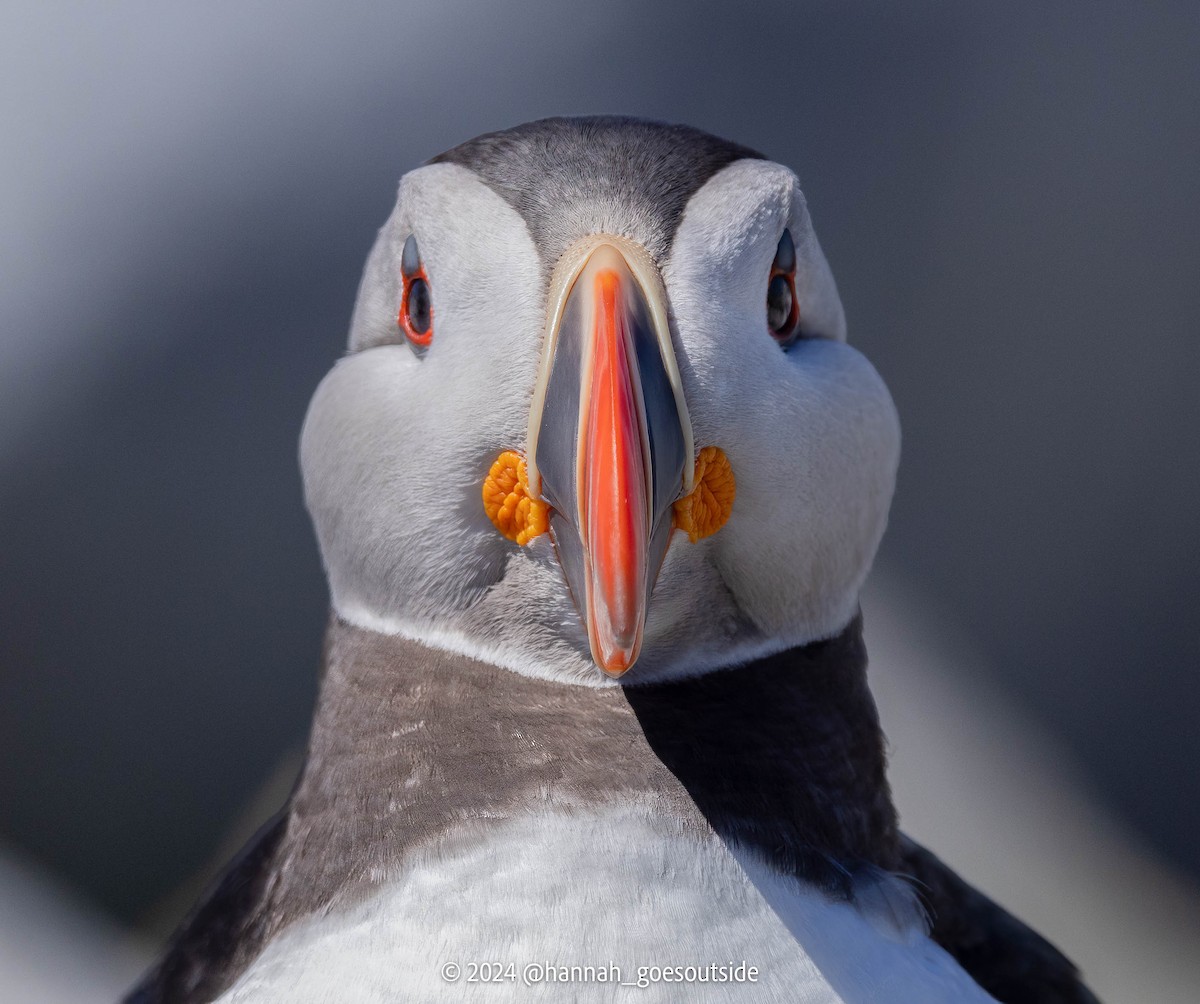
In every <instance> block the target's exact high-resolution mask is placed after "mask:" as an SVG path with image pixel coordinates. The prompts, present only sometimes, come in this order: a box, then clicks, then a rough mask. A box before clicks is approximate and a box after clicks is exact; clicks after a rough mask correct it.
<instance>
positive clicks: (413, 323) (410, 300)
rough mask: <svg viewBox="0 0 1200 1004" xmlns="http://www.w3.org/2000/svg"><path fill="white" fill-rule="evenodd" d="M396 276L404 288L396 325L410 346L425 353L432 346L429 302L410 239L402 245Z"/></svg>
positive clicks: (426, 283)
mask: <svg viewBox="0 0 1200 1004" xmlns="http://www.w3.org/2000/svg"><path fill="white" fill-rule="evenodd" d="M400 272H401V275H402V276H403V279H404V288H403V290H402V292H401V294H400V316H399V317H398V318H397V321H396V323H397V324H399V326H400V327H401V329H403V331H404V335H405V337H406V338H407V339H408V340H409V342H411V343H412V345H413V346H415V347H416V348H418V349H427V348H429V346H430V345H431V344H433V300H432V298H431V294H430V285H429V276H428V275H427V274H426V273H425V265H424V264H423V263H422V261H421V254H420V251H419V250H418V248H417V239H416V237H413V236H411V235H410V236H409V238H408V240H406V241H405V242H404V253H403V254H402V255H401V258H400Z"/></svg>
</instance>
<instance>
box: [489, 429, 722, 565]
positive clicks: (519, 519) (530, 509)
mask: <svg viewBox="0 0 1200 1004" xmlns="http://www.w3.org/2000/svg"><path fill="white" fill-rule="evenodd" d="M693 483H694V485H695V487H694V488H693V489H692V490H691V491H690V492H689V493H688V494H687V495H684V496H683V497H682V498H681V499H678V500H677V501H676V502H675V512H674V517H673V518H674V525H675V528H676V529H677V530H682V531H683V532H684V533H686V534H687V535H688V540H690V541H691V542H692V543H693V544H694V543H696V541H698V540H703V539H704V538H705V537H711V536H712V535H713V534H714V533H716V532H717V531H718V530H720V529H721V527H723V526H724V525H725V523H726V522H727V521H728V520H729V516H730V513H732V512H733V500H734V498H735V497H736V496H737V479H736V478H735V477H734V475H733V467H732V466H730V463H729V458H728V457H726V456H725V451H724V450H722V449H721V448H720V447H719V446H706V447H704V449H702V450H701V451H700V455H699V456H698V457H697V458H696V474H695V478H694V482H693ZM483 509H484V512H486V513H487V516H488V519H490V520H491V521H492V524H493V525H494V526H495V527H496V529H497V530H499V531H500V532H501V533H502V534H503V535H504V536H505V537H506V538H507V539H509V540H511V541H515V542H516V543H517V544H520V545H521V546H522V547H523V546H524V545H526V544H528V543H529V542H530V541H531V540H533V539H534V538H535V537H539V536H541V535H542V534H543V533H545V532H546V530H547V528H548V527H549V525H550V524H549V516H550V507H549V506H548V505H546V503H545V502H543V501H542V500H541V499H539V498H536V497H534V495H533V494H532V493H531V492H530V490H529V474H528V471H527V470H526V467H525V461H524V459H523V458H522V457H521V455H520V454H518V453H516V452H514V451H513V450H505V451H504V452H503V453H501V454H500V456H498V457H497V458H496V462H495V463H494V464H492V467H491V469H490V470H489V471H488V473H487V477H486V478H484V479H483Z"/></svg>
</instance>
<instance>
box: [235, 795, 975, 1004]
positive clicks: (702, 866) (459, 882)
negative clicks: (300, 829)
mask: <svg viewBox="0 0 1200 1004" xmlns="http://www.w3.org/2000/svg"><path fill="white" fill-rule="evenodd" d="M742 961H745V962H746V963H748V964H749V965H751V966H754V967H756V968H757V970H758V980H757V982H755V983H752V984H751V983H743V984H734V983H724V984H714V983H707V984H694V985H691V986H686V987H683V986H680V985H679V984H677V983H658V984H653V985H650V986H646V987H644V988H639V987H636V986H631V987H622V986H614V985H613V984H611V983H607V982H591V983H575V984H572V985H569V986H564V985H562V984H556V983H549V982H544V983H541V984H538V985H536V986H533V987H530V986H526V985H525V984H524V983H523V982H522V980H521V973H522V972H523V967H524V966H525V965H526V964H528V963H539V964H545V963H549V964H551V965H555V966H587V965H592V966H596V967H606V966H609V965H610V963H615V964H616V966H618V967H619V968H620V970H621V974H622V978H623V980H625V981H629V982H633V981H635V980H636V978H637V970H638V967H639V966H688V965H695V966H708V965H709V964H711V963H718V964H726V963H728V962H733V963H734V964H738V963H740V962H742ZM451 962H452V963H457V964H458V965H459V966H460V967H461V970H460V971H461V973H462V975H460V978H459V980H458V981H457V982H454V983H447V982H446V981H445V980H444V979H443V978H442V976H441V969H442V967H443V966H444V965H445V964H446V963H451ZM470 963H503V964H505V965H507V964H508V963H513V964H514V965H515V970H514V971H515V973H516V979H515V981H513V982H509V981H508V980H507V979H505V980H502V981H500V982H498V983H488V984H470V983H467V982H466V975H467V974H468V973H469V964H470ZM991 999H992V998H990V997H989V996H988V995H987V994H985V993H984V992H983V991H982V990H981V989H979V987H978V986H977V985H976V984H975V983H974V982H973V981H972V980H971V979H970V977H968V976H967V975H966V973H965V972H964V971H963V970H962V969H961V968H959V966H958V964H957V963H956V962H954V960H953V959H951V958H950V956H949V955H947V954H946V953H945V952H944V951H943V950H942V949H941V948H939V947H938V946H937V945H935V944H934V943H933V942H932V941H930V940H929V939H928V938H927V937H925V935H924V934H923V933H921V932H920V931H917V930H909V931H906V932H899V933H897V932H890V933H889V932H885V931H881V930H880V927H879V925H878V924H873V923H871V922H870V921H868V920H867V919H866V918H865V917H863V915H862V914H861V913H860V912H859V911H858V910H857V909H856V908H854V907H852V906H849V905H847V904H844V903H833V902H830V901H829V900H827V899H826V898H824V897H823V896H822V895H821V894H819V893H817V892H816V891H814V890H813V889H811V888H808V887H804V886H802V885H800V884H799V883H797V882H795V881H794V880H791V879H784V878H781V877H780V876H778V875H775V874H772V873H771V872H770V870H769V869H768V868H766V867H765V866H764V865H762V864H760V863H756V862H755V861H754V860H753V859H751V858H749V857H747V856H745V855H740V854H739V855H738V856H736V857H735V856H734V855H733V854H731V853H730V852H729V851H728V850H727V849H726V848H725V846H724V845H723V844H721V843H720V841H719V840H717V839H716V838H715V837H712V836H710V835H703V836H702V835H700V834H697V833H695V832H690V831H685V830H684V828H683V827H682V826H681V825H680V824H679V823H678V821H677V820H675V819H672V818H670V817H665V816H664V815H663V814H662V813H661V811H658V812H656V811H653V810H652V809H651V808H650V807H647V806H623V807H620V808H617V807H611V808H608V809H606V810H604V811H603V812H602V813H596V812H582V811H558V812H553V813H551V812H547V813H543V814H540V815H529V816H525V817H522V818H520V819H518V820H514V821H511V822H506V823H503V824H498V825H485V824H481V823H478V822H476V823H473V824H472V825H471V828H470V830H469V832H463V833H460V834H457V835H455V837H454V838H452V839H451V840H447V841H443V842H442V844H441V845H440V846H439V847H438V848H436V849H428V850H426V851H424V852H422V853H421V854H420V855H418V856H417V857H416V858H415V859H413V860H411V861H410V864H409V867H408V868H407V869H406V870H405V872H404V874H403V875H399V876H395V877H394V878H393V879H392V880H390V881H388V882H385V883H384V884H383V885H381V887H380V888H379V890H378V891H377V892H375V893H373V894H372V895H370V896H369V897H368V898H367V899H366V900H364V901H362V902H360V903H358V904H357V905H354V906H352V907H350V908H348V909H345V910H343V911H340V912H333V913H330V914H328V915H324V916H317V917H313V918H310V919H307V920H304V921H301V922H299V923H297V924H295V925H294V926H292V927H291V928H289V929H287V930H285V931H284V932H283V933H282V934H281V935H280V936H279V937H278V938H276V940H275V941H274V942H272V943H271V944H270V945H269V946H268V947H267V949H266V950H265V951H264V952H263V954H262V955H261V956H260V957H259V958H258V960H257V961H256V962H255V963H254V964H253V965H252V966H251V968H250V969H249V970H248V971H247V972H246V973H245V974H244V975H243V976H242V978H241V979H240V980H239V981H238V982H237V983H236V984H235V985H234V987H233V988H231V990H230V991H229V992H228V993H227V994H226V995H225V996H224V997H222V998H221V1001H222V1002H225V1004H235V1002H236V1004H242V1002H250V1001H254V1002H270V1001H281V1002H282V1001H288V1002H311V1004H317V1002H335V1001H336V1002H347V1004H353V1002H368V1001H433V1000H453V1001H475V1000H478V1001H488V1002H500V1001H525V1000H574V1001H580V1002H591V1001H597V1002H598V1001H626V1000H628V1001H631V1002H633V1001H636V1002H638V1004H652V1002H676V1001H680V1000H688V1001H714V1002H715V1001H731V1002H732V1001H743V1002H744V1001H756V1002H759V1001H761V1002H775V1001H779V1002H783V1001H787V1002H791V1004H841V1002H845V1004H859V1002H887V1004H905V1002H912V1004H939V1002H945V1004H950V1002H955V1004H963V1002H966V1004H970V1002H973V1001H980V1002H982V1001H990V1000H991Z"/></svg>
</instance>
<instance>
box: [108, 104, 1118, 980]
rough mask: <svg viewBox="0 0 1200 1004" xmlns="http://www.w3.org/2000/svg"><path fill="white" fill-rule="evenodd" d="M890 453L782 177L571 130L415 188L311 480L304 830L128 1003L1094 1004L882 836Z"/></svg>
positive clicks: (267, 831)
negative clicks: (879, 661)
mask: <svg viewBox="0 0 1200 1004" xmlns="http://www.w3.org/2000/svg"><path fill="white" fill-rule="evenodd" d="M899 451H900V432H899V421H898V418H897V413H896V409H895V407H894V405H893V402H892V400H891V397H890V395H889V393H888V390H887V388H886V386H885V384H884V382H883V380H882V379H881V378H880V376H879V374H878V373H877V372H876V371H875V369H874V368H873V367H872V365H871V364H870V363H869V362H868V361H867V359H866V358H865V357H864V356H863V355H861V354H860V353H859V352H857V351H856V350H855V349H853V348H851V347H850V346H849V345H848V344H847V341H846V322H845V316H844V313H843V308H842V304H841V300H840V298H839V295H838V291H837V287H836V285H835V282H834V278H833V275H832V273H831V271H830V268H829V265H828V263H827V261H826V259H825V256H824V255H823V253H822V251H821V247H820V244H819V243H818V241H817V237H816V234H815V232H814V229H813V224H812V219H811V216H810V213H809V209H808V206H807V203H806V201H805V197H804V195H803V193H802V191H801V189H800V185H799V182H798V180H797V177H796V175H795V174H794V173H793V172H792V171H791V170H790V169H789V168H787V167H785V166H783V165H781V164H778V163H774V162H772V161H771V160H769V159H767V158H766V157H765V156H763V155H762V154H759V153H757V152H755V151H754V150H751V149H748V148H746V147H744V146H741V145H738V144H736V143H733V142H729V141H726V140H723V139H720V138H717V137H715V136H712V135H709V134H707V133H705V132H702V131H699V130H697V129H694V128H690V127H686V126H680V125H666V124H661V123H656V122H649V121H643V120H639V119H632V118H627V117H587V118H554V119H545V120H541V121H537V122H532V123H529V124H525V125H521V126H518V127H516V128H511V129H508V130H506V131H502V132H495V133H489V134H487V135H483V136H480V137H478V138H476V139H473V140H470V141H468V142H465V143H463V144H461V145H459V146H457V147H455V148H454V149H452V150H450V151H448V152H446V153H443V154H441V155H440V156H437V157H434V158H433V159H432V160H431V161H429V162H428V163H426V164H424V165H423V166H420V167H418V168H416V169H414V170H412V171H410V172H409V173H407V174H405V175H404V176H403V177H402V178H401V180H400V184H399V194H398V198H397V200H396V203H395V207H394V209H393V210H392V212H391V215H390V216H389V217H388V219H387V221H386V223H385V224H384V225H383V227H382V228H381V229H380V230H379V233H378V236H377V239H376V241H375V243H374V246H373V249H372V250H371V252H370V254H369V257H368V259H367V262H366V267H365V270H364V273H363V277H362V281H361V284H360V287H359V291H358V296H357V301H356V304H355V306H354V310H353V314H352V319H351V323H350V332H349V339H348V347H347V351H346V354H345V355H344V356H343V357H342V358H341V359H339V360H338V361H337V362H336V364H335V365H334V366H333V368H332V370H331V371H330V372H329V374H328V375H327V376H326V377H325V378H324V380H323V381H322V382H321V384H320V386H319V387H318V388H317V390H316V393H315V395H314V397H313V399H312V403H311V405H310V407H309V410H308V413H307V416H306V418H305V421H304V426H303V430H302V433H301V442H300V461H301V468H302V473H303V482H304V492H305V499H306V503H307V506H308V510H309V512H310V514H311V517H312V521H313V524H314V527H315V530H316V536H317V540H318V543H319V547H320V552H321V556H322V560H323V564H324V568H325V570H326V574H327V578H328V583H329V591H330V597H331V613H330V619H329V623H328V628H327V634H326V641H325V646H324V654H323V659H322V666H321V671H320V688H319V696H318V699H317V704H316V708H315V712H314V720H313V724H312V730H311V735H310V739H309V743H308V747H307V755H306V759H305V762H304V766H303V769H302V771H301V773H300V777H299V779H298V781H297V782H296V785H295V788H294V790H293V791H292V794H291V796H290V797H289V799H288V801H287V803H286V805H285V806H284V807H283V809H282V810H281V811H280V812H279V813H278V814H277V815H276V816H275V817H274V818H273V819H272V820H270V821H269V822H268V823H266V824H265V825H264V826H263V827H262V829H261V830H260V831H259V832H258V834H257V835H256V836H255V837H254V838H253V839H252V840H251V841H250V843H249V844H248V845H247V846H246V848H245V849H244V850H243V851H242V852H241V853H240V854H239V855H238V856H237V857H236V858H235V859H234V860H233V861H232V862H231V863H230V864H229V866H228V868H227V869H226V871H225V872H224V874H223V875H222V876H221V877H220V878H219V879H218V880H217V881H216V882H215V883H214V884H213V885H212V886H211V888H210V889H209V890H208V891H207V893H206V894H205V895H204V896H203V897H202V899H201V900H200V902H199V904H198V905H197V906H196V907H195V908H194V909H193V910H192V912H191V913H190V915H189V916H188V917H187V918H186V919H185V920H184V921H183V923H182V924H181V926H180V927H179V929H178V931H177V932H176V933H175V935H174V936H173V938H172V939H171V941H170V942H169V944H168V945H167V947H166V949H165V951H164V952H163V954H162V956H161V957H160V959H159V960H158V962H157V963H156V964H155V965H154V966H153V968H152V969H151V970H150V971H149V972H148V973H147V974H146V975H145V976H144V977H143V979H142V981H141V982H140V984H139V985H138V986H137V987H136V988H135V989H134V990H132V991H131V992H130V994H129V996H128V997H127V1000H128V1001H129V1002H160V1001H161V1002H201V1001H221V1002H230V1004H233V1002H251V1001H289V1002H295V1001H312V1002H318V1001H339V1002H340V1001H347V1002H357V1001H362V1002H367V1001H432V1000H454V1001H460V1000H471V1001H474V1000H480V1001H483V1000H486V1001H509V1000H522V1001H523V1000H528V999H545V1000H572V1001H581V1002H590V1001H623V1000H636V1001H640V1002H649V1001H679V1000H689V1001H690V1000H697V1001H764V1002H775V1001H788V1002H801V1004H834V1002H844V1004H860V1002H864V1004H865V1002H889V1004H903V1002H914V1004H917V1002H920V1004H938V1002H952V1001H953V1002H976V1001H993V1000H995V1001H1001V1002H1008V1004H1024V1002H1093V1004H1094V1002H1095V1000H1096V998H1095V997H1094V996H1093V995H1092V994H1091V992H1090V991H1089V990H1088V989H1087V988H1086V987H1085V986H1084V984H1083V982H1082V981H1081V978H1080V975H1079V973H1078V972H1077V970H1076V969H1075V967H1074V966H1073V965H1072V963H1071V962H1070V961H1069V960H1067V959H1066V958H1065V957H1064V956H1063V955H1062V954H1061V953H1060V952H1059V951H1058V950H1057V949H1055V948H1054V947H1053V946H1052V945H1051V944H1050V943H1049V942H1048V941H1046V940H1045V939H1043V938H1042V937H1041V936H1039V935H1038V934H1036V933H1035V932H1034V931H1032V930H1031V929H1030V928H1029V927H1027V926H1026V925H1024V924H1023V923H1021V922H1020V921H1019V920H1017V919H1016V918H1015V917H1013V916H1012V915H1011V914H1009V913H1008V912H1006V911H1005V910H1004V909H1003V908H1001V907H1000V906H999V905H997V904H996V903H994V902H993V901H991V900H990V899H988V898H987V897H986V896H984V895H983V894H982V893H980V892H979V891H977V890H975V889H974V888H972V887H971V886H970V885H969V884H968V883H967V882H965V881H964V880H963V879H961V878H960V877H959V876H958V875H956V874H955V873H954V872H953V871H952V870H951V869H950V868H949V867H947V866H946V865H945V864H944V863H943V862H942V861H940V860H939V859H938V858H937V857H936V856H935V855H934V854H933V853H931V852H930V851H928V850H926V849H925V848H923V847H921V846H920V845H918V844H917V843H915V842H914V841H913V840H911V839H909V838H908V837H906V836H905V835H904V834H903V833H902V832H901V830H900V828H899V823H898V817H897V811H896V808H895V806H894V804H893V802H892V798H891V794H890V791H889V787H888V781H887V772H886V744H885V739H884V735H883V732H882V730H881V727H880V721H879V716H878V713H877V710H876V707H875V704H874V701H873V699H872V696H871V692H870V689H869V687H868V682H867V657H866V651H865V648H864V644H863V634H862V631H863V625H862V616H861V612H860V609H859V591H860V588H861V587H862V585H863V582H864V579H865V578H866V576H867V573H868V570H869V568H870V566H871V563H872V560H873V558H874V555H875V552H876V549H877V547H878V545H879V542H880V538H881V536H882V534H883V532H884V527H885V523H886V520H887V515H888V509H889V506H890V502H891V497H892V492H893V487H894V483H895V478H896V471H897V465H898V461H899Z"/></svg>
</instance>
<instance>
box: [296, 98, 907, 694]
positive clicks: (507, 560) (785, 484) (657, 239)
mask: <svg viewBox="0 0 1200 1004" xmlns="http://www.w3.org/2000/svg"><path fill="white" fill-rule="evenodd" d="M845 337H846V333H845V320H844V316H843V313H842V306H841V302H840V300H839V299H838V294H837V289H836V286H835V284H834V280H833V276H832V274H831V273H830V270H829V266H828V264H827V263H826V261H825V258H824V255H823V254H822V252H821V248H820V245H819V244H818V243H817V237H816V234H815V233H814V231H813V227H812V221H811V219H810V217H809V213H808V208H807V206H806V204H805V201H804V196H803V194H802V193H801V191H800V187H799V184H798V182H797V179H796V176H795V175H794V174H793V173H792V172H791V171H790V170H788V169H787V168H786V167H782V166H780V165H779V164H775V163H771V162H770V161H767V160H765V159H763V158H762V157H761V156H760V155H759V154H756V153H754V152H753V151H751V150H747V149H745V148H743V147H740V146H737V145H735V144H732V143H729V142H726V141H724V140H720V139H717V138H715V137H713V136H709V135H707V134H705V133H702V132H699V131H697V130H693V129H689V128H685V127H680V126H665V125H659V124H655V123H649V122H643V121H638V120H632V119H624V118H585V119H548V120H544V121H540V122H534V123H530V124H528V125H524V126H519V127H517V128H515V129H511V130H508V131H506V132H501V133H493V134H489V135H486V136H481V137H479V138H478V139H475V140H472V141H470V142H468V143H465V144H463V145H462V146H459V147H456V148H455V149H453V150H451V151H449V152H448V153H445V154H442V155H441V156H440V157H437V158H435V159H434V161H432V162H431V163H429V164H427V165H425V166H423V167H420V168H418V169H416V170H414V171H412V172H410V173H408V174H406V175H405V176H404V177H403V178H402V179H401V181H400V190H399V196H398V199H397V202H396V207H395V209H394V210H393V211H392V214H391V216H390V217H389V218H388V220H387V222H386V223H385V224H384V226H383V228H382V229H381V230H380V231H379V235H378V238H377V240H376V242H375V246H374V248H373V249H372V251H371V254H370V257H369V258H368V260H367V265H366V269H365V271H364V274H363V278H362V283H361V286H360V288H359V294H358V301H357V304H356V306H355V309H354V315H353V320H352V322H351V327H350V338H349V351H348V353H347V354H346V355H345V356H344V357H343V358H342V359H341V360H340V361H339V362H338V363H337V364H336V365H335V366H334V368H333V370H332V371H331V372H330V373H329V374H328V376H326V377H325V379H324V380H323V381H322V383H321V385H320V387H319V388H318V389H317V392H316V394H315V396H314V398H313V401H312V404H311V406H310V408H309V412H308V416H307V418H306V420H305V424H304V431H303V434H302V437H301V465H302V468H303V473H304V485H305V495H306V499H307V503H308V507H309V511H310V512H311V514H312V517H313V522H314V524H315V526H316V531H317V537H318V540H319V543H320V547H321V553H322V556H323V559H324V562H325V567H326V570H327V573H328V576H329V583H330V591H331V596H332V603H333V606H334V609H335V611H336V613H337V614H338V616H340V617H341V618H343V619H344V620H346V621H348V622H351V623H353V624H357V625H360V626H362V627H365V628H369V629H373V630H377V631H383V632H388V633H398V634H403V635H406V636H409V637H412V638H415V639H418V640H421V641H423V642H425V643H427V644H430V645H433V646H435V647H441V648H446V649H450V650H453V651H457V652H461V653H464V654H467V655H471V656H474V657H477V658H480V659H484V660H486V661H488V662H491V663H495V664H498V665H502V666H505V667H508V668H510V669H513V670H516V671H518V672H522V673H526V674H529V675H535V676H542V677H548V678H553V679H567V680H574V681H576V682H585V683H593V684H604V683H609V682H612V680H613V679H615V678H616V677H619V676H622V675H623V674H625V673H628V676H627V677H625V678H624V681H623V682H627V683H635V682H639V681H650V680H660V679H664V678H669V677H678V676H684V675H693V674H697V673H702V672H706V671H709V670H713V669H717V668H721V667H725V666H730V665H736V664H738V663H741V662H746V661H748V660H751V659H753V658H756V657H759V656H763V655H767V654H770V653H773V652H777V651H780V650H783V649H785V648H789V647H791V646H794V645H798V644H804V643H807V642H810V641H814V640H818V639H821V638H826V637H829V636H831V635H834V634H836V633H838V632H839V631H841V630H842V629H843V628H844V627H845V626H846V625H847V623H848V622H849V621H850V620H851V619H852V618H853V617H854V615H855V613H856V611H857V605H858V592H859V588H860V587H861V585H862V582H863V579H864V578H865V577H866V574H867V571H868V569H869V567H870V564H871V561H872V559H873V557H874V554H875V550H876V548H877V546H878V544H879V540H880V537H881V536H882V534H883V529H884V525H885V523H886V519H887V511H888V506H889V504H890V501H891V495H892V490H893V485H894V482H895V474H896V465H897V462H898V457H899V439H900V436H899V424H898V421H897V417H896V412H895V409H894V407H893V405H892V401H891V398H890V396H889V394H888V391H887V389H886V387H885V386H884V384H883V381H882V380H881V379H880V377H879V375H878V374H877V373H876V372H875V370H874V369H873V368H872V366H871V364H870V363H869V362H867V360H866V359H865V358H864V357H863V356H862V355H860V354H859V353H858V352H857V351H855V350H854V349H852V348H850V347H849V346H848V345H847V344H846V341H845Z"/></svg>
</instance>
